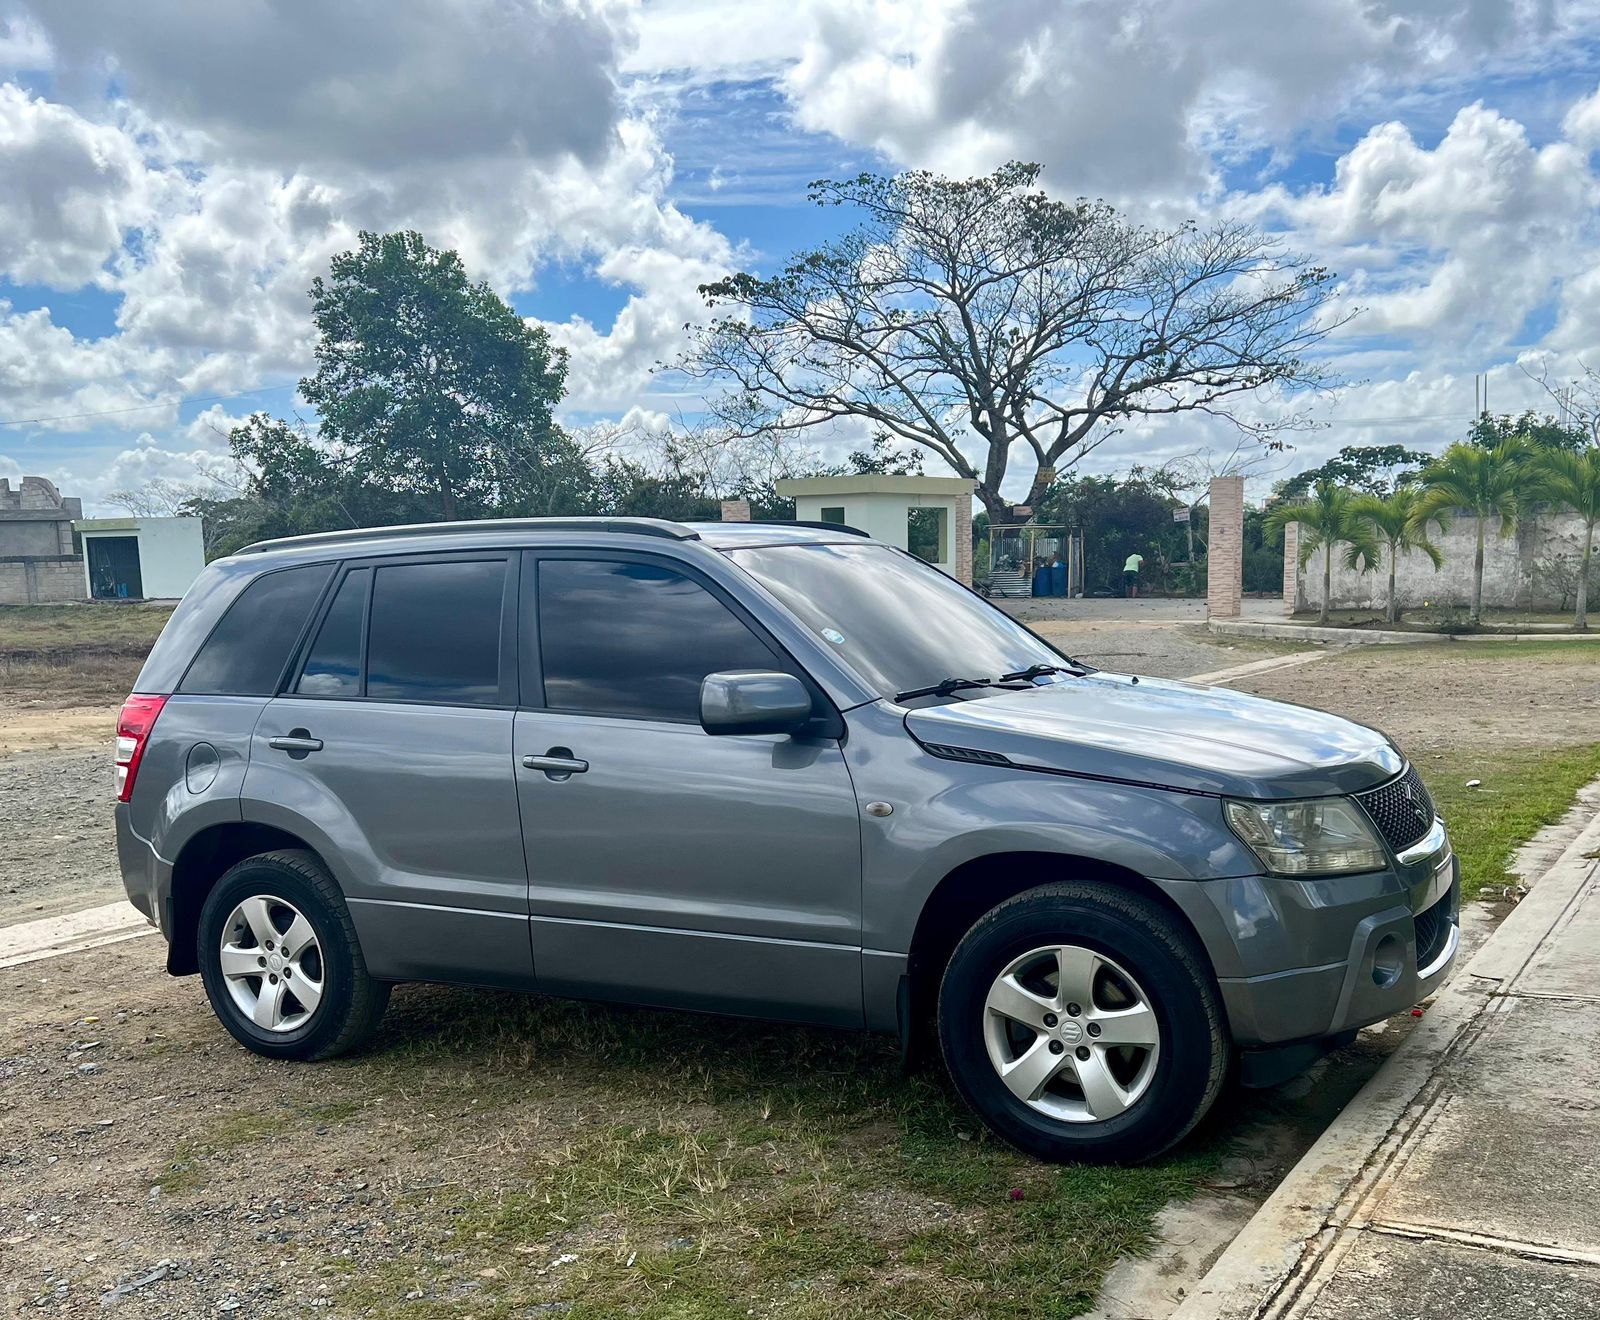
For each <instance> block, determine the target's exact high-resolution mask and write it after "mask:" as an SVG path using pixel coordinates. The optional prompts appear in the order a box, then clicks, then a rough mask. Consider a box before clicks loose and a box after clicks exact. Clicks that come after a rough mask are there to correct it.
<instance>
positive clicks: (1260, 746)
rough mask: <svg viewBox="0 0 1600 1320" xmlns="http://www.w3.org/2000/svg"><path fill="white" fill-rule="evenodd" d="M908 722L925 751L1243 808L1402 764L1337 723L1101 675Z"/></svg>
mask: <svg viewBox="0 0 1600 1320" xmlns="http://www.w3.org/2000/svg"><path fill="white" fill-rule="evenodd" d="M983 691H984V695H982V696H979V697H978V698H976V699H975V700H971V701H959V702H951V703H949V704H946V705H940V706H926V707H922V708H920V709H917V710H912V711H909V712H907V714H906V728H907V729H908V730H909V731H910V732H911V735H912V736H913V737H914V738H916V739H917V740H918V741H919V742H922V743H931V744H935V745H940V746H945V747H959V748H966V749H969V750H973V751H979V752H987V753H991V754H994V753H998V754H999V755H1001V756H1004V757H1005V758H1006V759H1007V760H1009V761H1011V762H1012V763H1014V764H1016V765H1019V766H1024V767H1027V768H1030V769H1036V770H1045V771H1054V772H1056V773H1063V774H1073V775H1088V776H1092V777H1094V778H1098V779H1117V780H1125V781H1130V782H1134V783H1141V784H1155V785H1160V786H1161V787H1164V788H1175V789H1181V790H1184V791H1186V792H1191V793H1218V794H1224V795H1227V796H1236V797H1254V798H1291V797H1322V796H1328V795H1332V794H1339V793H1355V792H1359V791H1361V790H1362V789H1365V788H1371V787H1373V786H1374V785H1377V784H1381V783H1383V782H1384V781H1385V780H1388V779H1392V778H1393V777H1394V776H1395V775H1396V774H1398V773H1399V772H1400V770H1401V769H1403V768H1404V765H1405V759H1404V758H1403V757H1402V756H1401V755H1400V752H1399V751H1398V750H1397V749H1396V747H1395V745H1394V744H1393V743H1392V742H1391V741H1390V740H1389V739H1388V738H1387V737H1385V736H1384V735H1383V734H1381V733H1378V732H1377V731H1376V730H1374V729H1368V728H1365V727H1364V726H1362V725H1360V724H1356V723H1354V722H1352V721H1350V720H1346V719H1341V718H1339V717H1338V716H1337V715H1329V714H1327V713H1326V712H1324V711H1319V710H1310V709H1308V708H1306V707H1304V706H1294V705H1290V704H1288V703H1287V702H1281V701H1268V700H1267V699H1266V698H1264V697H1252V696H1249V695H1247V694H1245V693H1242V692H1232V691H1229V690H1228V689H1226V688H1214V687H1200V686H1198V685H1196V684H1193V683H1178V682H1171V681H1167V680H1163V679H1153V678H1137V679H1135V678H1130V677H1128V676H1127V675H1124V674H1107V673H1096V674H1091V675H1088V676H1087V677H1084V678H1069V679H1065V680H1062V681H1059V682H1054V683H1048V684H1044V685H1041V686H1038V687H1032V688H1028V689H1025V690H1019V691H1011V690H1003V691H997V690H994V689H985V690H983Z"/></svg>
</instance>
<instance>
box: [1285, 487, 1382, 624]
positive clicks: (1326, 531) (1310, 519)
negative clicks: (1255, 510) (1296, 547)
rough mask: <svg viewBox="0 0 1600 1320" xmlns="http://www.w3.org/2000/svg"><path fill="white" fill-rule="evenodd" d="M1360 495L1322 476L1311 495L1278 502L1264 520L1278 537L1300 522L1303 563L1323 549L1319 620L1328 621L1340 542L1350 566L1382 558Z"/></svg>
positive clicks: (1373, 565) (1370, 564)
mask: <svg viewBox="0 0 1600 1320" xmlns="http://www.w3.org/2000/svg"><path fill="white" fill-rule="evenodd" d="M1359 499H1360V496H1358V495H1356V494H1355V493H1354V492H1353V491H1348V490H1345V489H1344V488H1343V487H1342V486H1336V485H1334V484H1333V482H1331V481H1327V480H1323V481H1319V482H1317V484H1316V485H1315V486H1314V487H1312V489H1311V493H1310V495H1309V496H1308V497H1307V498H1306V499H1303V500H1300V501H1297V502H1296V503H1294V504H1279V505H1276V506H1274V507H1273V508H1270V509H1268V510H1267V513H1266V517H1265V518H1264V519H1263V520H1262V522H1263V526H1264V527H1265V528H1266V530H1267V532H1268V533H1269V534H1270V535H1271V536H1272V537H1273V538H1274V539H1275V540H1276V539H1279V538H1281V537H1282V535H1283V529H1284V528H1285V527H1287V526H1288V525H1289V524H1290V523H1298V524H1299V525H1300V567H1301V568H1304V567H1305V566H1306V565H1307V564H1309V563H1310V562H1311V558H1312V556H1313V555H1315V554H1316V553H1317V551H1318V550H1321V551H1322V608H1321V610H1320V611H1319V612H1318V615H1317V621H1318V622H1319V623H1327V621H1328V608H1329V604H1330V602H1331V600H1332V597H1333V552H1334V551H1335V550H1336V549H1338V548H1339V547H1340V546H1341V545H1342V546H1344V547H1346V549H1345V553H1344V564H1345V567H1346V568H1349V569H1360V570H1361V571H1362V572H1366V571H1368V570H1370V569H1373V568H1376V567H1377V566H1378V563H1379V562H1380V560H1381V558H1382V551H1381V550H1380V549H1379V548H1378V542H1377V539H1376V538H1375V537H1374V536H1373V534H1372V528H1371V525H1370V524H1369V523H1368V522H1367V521H1366V520H1365V519H1363V518H1362V517H1361V516H1360V514H1359V512H1358V506H1357V500H1359Z"/></svg>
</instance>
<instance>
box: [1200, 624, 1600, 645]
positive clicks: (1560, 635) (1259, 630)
mask: <svg viewBox="0 0 1600 1320" xmlns="http://www.w3.org/2000/svg"><path fill="white" fill-rule="evenodd" d="M1206 627H1207V629H1209V630H1210V631H1211V632H1213V633H1215V634H1216V635H1217V636H1219V637H1271V638H1277V639H1279V640H1280V641H1291V642H1321V643H1323V644H1324V645H1340V646H1440V645H1445V644H1447V643H1451V642H1578V643H1583V642H1600V632H1594V633H1574V632H1528V633H1459V634H1457V633H1425V632H1397V631H1395V630H1393V629H1389V628H1323V627H1321V626H1320V625H1318V624H1315V623H1258V622H1256V621H1254V620H1244V619H1207V620H1206Z"/></svg>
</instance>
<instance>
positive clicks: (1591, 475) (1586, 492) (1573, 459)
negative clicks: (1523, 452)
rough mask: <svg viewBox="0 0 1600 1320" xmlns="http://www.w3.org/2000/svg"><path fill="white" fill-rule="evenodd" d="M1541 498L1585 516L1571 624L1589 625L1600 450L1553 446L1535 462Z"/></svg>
mask: <svg viewBox="0 0 1600 1320" xmlns="http://www.w3.org/2000/svg"><path fill="white" fill-rule="evenodd" d="M1535 467H1536V469H1537V474H1538V477H1539V490H1538V494H1539V496H1540V497H1542V498H1544V499H1547V500H1550V501H1551V502H1553V503H1555V504H1563V505H1565V506H1566V507H1567V508H1569V509H1571V510H1572V511H1573V512H1574V513H1575V514H1577V515H1578V517H1580V518H1582V519H1583V558H1582V561H1581V562H1580V564H1579V566H1578V612H1577V615H1576V617H1574V619H1573V621H1572V626H1573V627H1574V628H1575V629H1577V630H1578V631H1579V632H1583V631H1584V630H1586V629H1587V628H1588V626H1589V561H1590V560H1591V559H1592V558H1593V556H1594V528H1595V523H1596V522H1600V449H1585V450H1582V451H1580V452H1578V453H1573V452H1572V451H1570V450H1563V449H1553V450H1549V451H1547V452H1546V453H1545V454H1543V455H1541V456H1540V458H1539V460H1538V462H1537V463H1536V464H1535Z"/></svg>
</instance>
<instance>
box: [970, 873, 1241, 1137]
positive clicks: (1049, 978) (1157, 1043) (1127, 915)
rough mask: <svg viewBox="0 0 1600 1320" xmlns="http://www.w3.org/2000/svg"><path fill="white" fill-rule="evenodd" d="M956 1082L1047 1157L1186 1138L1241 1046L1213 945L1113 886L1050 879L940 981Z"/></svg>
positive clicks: (987, 926)
mask: <svg viewBox="0 0 1600 1320" xmlns="http://www.w3.org/2000/svg"><path fill="white" fill-rule="evenodd" d="M939 1038H940V1043H941V1045H942V1046H943V1049H944V1056H945V1062H946V1063H947V1064H948V1066H949V1069H950V1075H951V1077H952V1078H953V1079H954V1080H955V1084H956V1088H957V1089H958V1090H959V1091H960V1092H961V1095H962V1097H963V1098H964V1099H965V1100H966V1101H967V1103H968V1104H969V1105H971V1106H972V1108H973V1109H974V1110H975V1111H976V1112H977V1113H978V1115H979V1116H980V1117H981V1118H982V1119H983V1120H984V1121H985V1122H986V1123H987V1124H988V1125H989V1126H990V1127H991V1128H992V1129H993V1130H994V1131H995V1132H996V1133H998V1134H999V1135H1000V1136H1002V1137H1004V1138H1005V1139H1006V1140H1007V1141H1009V1142H1011V1144H1013V1145H1014V1146H1017V1147H1018V1148H1019V1149H1021V1150H1023V1151H1026V1152H1027V1153H1028V1154H1030V1155H1034V1156H1036V1157H1038V1158H1039V1159H1043V1160H1050V1161H1055V1162H1059V1161H1078V1162H1083V1163H1094V1164H1130V1163H1138V1162H1141V1161H1144V1160H1149V1159H1153V1158H1155V1157H1156V1156H1157V1155H1159V1154H1161V1152H1162V1151H1164V1150H1167V1149H1168V1148H1169V1147H1171V1146H1173V1145H1174V1144H1176V1143H1177V1142H1178V1141H1180V1140H1182V1139H1183V1137H1184V1136H1186V1135H1187V1134H1188V1133H1189V1131H1190V1130H1191V1129H1192V1128H1193V1127H1194V1126H1195V1124H1196V1123H1198V1122H1199V1121H1200V1120H1201V1118H1203V1117H1204V1116H1205V1113H1206V1111H1207V1110H1208V1109H1210V1107H1211V1105H1212V1104H1213V1103H1214V1102H1215V1100H1216V1098H1217V1095H1218V1094H1219V1093H1220V1091H1221V1089H1222V1084H1223V1080H1224V1078H1225V1077H1226V1075H1227V1068H1228V1061H1229V1056H1230V1049H1229V1045H1228V1038H1227V1033H1226V1030H1225V1028H1224V1025H1223V1017H1222V1008H1221V1003H1220V999H1219V996H1218V993H1217V988H1216V985H1215V982H1214V981H1213V979H1212V976H1211V973H1210V970H1209V967H1208V965H1207V962H1206V959H1205V955H1204V952H1203V950H1201V949H1200V948H1199V947H1198V946H1197V945H1196V942H1195V940H1194V938H1193V936H1192V935H1191V934H1190V933H1189V931H1188V930H1187V929H1186V928H1184V927H1183V926H1182V925H1181V924H1180V923H1179V922H1178V921H1176V920H1175V919H1174V918H1173V917H1172V916H1170V915H1169V914H1168V913H1167V912H1166V911H1164V910H1163V909H1162V908H1160V907H1158V906H1157V905H1156V904H1154V903H1152V902H1150V901H1149V900H1148V899H1145V898H1144V897H1142V896H1141V895H1138V894H1133V893H1129V892H1128V891H1126V890H1123V889H1120V888H1118V887H1116V886H1113V885H1102V884H1088V883H1069V884H1053V885H1044V886H1041V887H1040V888H1038V889H1032V890H1029V891H1027V892H1026V893H1023V894H1019V895H1018V896H1017V897H1015V898H1012V899H1009V900H1008V901H1006V902H1004V903H1002V904H1000V905H999V906H998V907H996V908H994V909H993V910H991V911H990V912H987V913H985V914H984V915H983V916H982V917H980V918H979V919H978V921H977V922H976V923H974V925H973V926H972V929H971V930H969V931H968V932H967V934H966V936H965V937H964V938H963V939H962V941H961V943H960V944H959V945H957V946H956V951H955V953H954V954H953V955H952V956H951V959H950V962H949V964H948V966H947V967H946V969H945V974H944V980H943V983H942V984H941V985H940V988H939Z"/></svg>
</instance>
